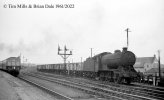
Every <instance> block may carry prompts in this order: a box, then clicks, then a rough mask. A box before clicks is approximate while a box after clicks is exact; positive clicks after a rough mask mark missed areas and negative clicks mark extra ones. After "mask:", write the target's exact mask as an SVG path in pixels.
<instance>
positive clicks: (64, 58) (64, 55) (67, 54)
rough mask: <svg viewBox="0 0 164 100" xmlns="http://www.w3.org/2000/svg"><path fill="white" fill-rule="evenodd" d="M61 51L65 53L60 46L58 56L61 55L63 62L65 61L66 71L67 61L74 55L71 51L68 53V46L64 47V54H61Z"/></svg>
mask: <svg viewBox="0 0 164 100" xmlns="http://www.w3.org/2000/svg"><path fill="white" fill-rule="evenodd" d="M60 51H63V50H62V49H60V47H59V45H58V55H60V56H61V57H62V58H63V60H64V69H65V70H66V60H67V58H68V57H69V56H70V55H72V51H71V50H70V52H69V53H67V51H69V49H67V48H66V46H64V53H60Z"/></svg>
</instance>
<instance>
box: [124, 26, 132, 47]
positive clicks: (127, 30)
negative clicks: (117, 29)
mask: <svg viewBox="0 0 164 100" xmlns="http://www.w3.org/2000/svg"><path fill="white" fill-rule="evenodd" d="M125 31H126V32H127V49H128V47H129V37H128V32H131V31H129V28H127V29H126V30H125Z"/></svg>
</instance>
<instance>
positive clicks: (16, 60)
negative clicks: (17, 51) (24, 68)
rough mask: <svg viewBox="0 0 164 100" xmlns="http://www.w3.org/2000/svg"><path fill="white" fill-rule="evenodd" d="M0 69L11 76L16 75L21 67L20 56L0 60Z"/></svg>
mask: <svg viewBox="0 0 164 100" xmlns="http://www.w3.org/2000/svg"><path fill="white" fill-rule="evenodd" d="M0 69H1V70H3V71H5V72H8V73H10V74H11V75H13V76H18V75H19V71H20V69H21V60H20V57H10V58H7V59H5V60H3V61H0Z"/></svg>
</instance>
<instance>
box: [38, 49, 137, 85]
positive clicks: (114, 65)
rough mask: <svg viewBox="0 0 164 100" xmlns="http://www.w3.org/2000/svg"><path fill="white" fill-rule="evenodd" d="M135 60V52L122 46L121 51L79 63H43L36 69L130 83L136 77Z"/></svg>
mask: <svg viewBox="0 0 164 100" xmlns="http://www.w3.org/2000/svg"><path fill="white" fill-rule="evenodd" d="M135 61H136V57H135V54H134V53H133V52H131V51H127V48H123V50H122V51H120V50H115V52H114V53H110V52H103V53H100V54H98V55H95V56H94V57H90V58H87V59H86V61H84V62H80V63H66V64H43V65H37V69H38V71H43V72H52V73H57V74H67V75H72V76H77V77H87V78H94V79H98V80H103V81H112V82H116V83H128V84H130V83H131V81H132V80H133V79H134V78H135V77H137V72H136V71H135V69H134V67H133V65H134V64H135Z"/></svg>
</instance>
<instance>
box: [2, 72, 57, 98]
mask: <svg viewBox="0 0 164 100" xmlns="http://www.w3.org/2000/svg"><path fill="white" fill-rule="evenodd" d="M0 100H55V98H54V97H53V96H51V95H49V94H47V93H45V92H43V91H42V90H40V89H38V88H36V87H34V86H32V85H29V84H27V83H25V82H24V81H21V80H19V79H17V78H15V77H13V76H11V75H9V74H7V73H5V72H2V71H0Z"/></svg>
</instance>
